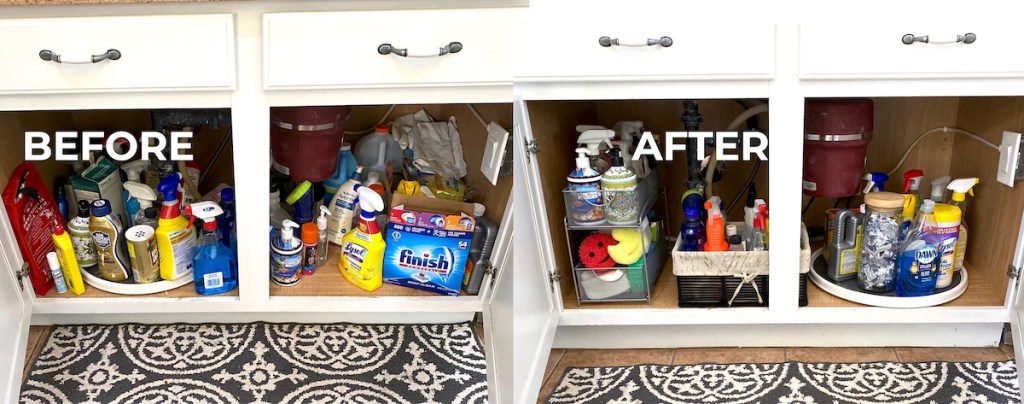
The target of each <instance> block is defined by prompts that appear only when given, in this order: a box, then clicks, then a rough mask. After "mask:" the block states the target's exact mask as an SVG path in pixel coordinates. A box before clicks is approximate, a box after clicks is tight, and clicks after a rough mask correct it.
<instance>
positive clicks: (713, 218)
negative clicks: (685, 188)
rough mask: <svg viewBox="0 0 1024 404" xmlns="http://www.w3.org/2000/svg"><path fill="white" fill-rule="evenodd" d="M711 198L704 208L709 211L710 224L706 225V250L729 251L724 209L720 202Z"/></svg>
mask: <svg viewBox="0 0 1024 404" xmlns="http://www.w3.org/2000/svg"><path fill="white" fill-rule="evenodd" d="M714 198H715V197H711V198H709V200H708V201H707V202H704V209H706V210H707V212H708V224H707V226H704V227H705V232H706V233H707V241H706V242H705V243H704V251H728V250H729V243H727V242H726V241H725V223H724V222H723V221H722V211H721V209H720V208H719V206H720V205H719V204H718V203H715V201H713V200H711V199H714Z"/></svg>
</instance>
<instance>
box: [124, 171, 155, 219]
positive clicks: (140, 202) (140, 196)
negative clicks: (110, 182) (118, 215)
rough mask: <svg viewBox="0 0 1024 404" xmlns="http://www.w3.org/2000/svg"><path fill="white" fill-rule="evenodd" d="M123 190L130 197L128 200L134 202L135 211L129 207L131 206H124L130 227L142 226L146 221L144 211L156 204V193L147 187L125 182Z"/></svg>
mask: <svg viewBox="0 0 1024 404" xmlns="http://www.w3.org/2000/svg"><path fill="white" fill-rule="evenodd" d="M124 190H125V192H127V193H128V195H129V196H130V198H129V199H131V200H134V201H135V203H134V204H135V205H136V206H135V211H134V212H132V209H131V208H130V207H129V206H130V205H131V204H128V205H125V206H126V209H128V211H129V212H128V220H129V222H131V225H132V226H135V225H139V224H142V223H143V222H145V219H146V209H147V208H152V207H153V203H154V202H156V198H157V196H156V191H154V190H153V188H150V187H149V185H146V184H143V183H141V182H135V181H125V183H124Z"/></svg>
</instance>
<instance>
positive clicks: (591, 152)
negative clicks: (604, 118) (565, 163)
mask: <svg viewBox="0 0 1024 404" xmlns="http://www.w3.org/2000/svg"><path fill="white" fill-rule="evenodd" d="M580 129H583V130H580ZM576 130H577V131H579V132H580V137H579V138H578V139H576V143H577V144H583V145H586V147H585V148H586V149H587V152H586V155H587V156H590V167H592V168H593V169H594V170H595V171H597V173H598V175H600V174H604V172H605V171H606V170H608V169H609V168H611V164H610V161H608V160H605V159H604V158H603V157H602V156H601V145H602V144H604V145H607V146H608V148H609V149H611V148H612V138H614V137H615V131H614V130H611V129H605V128H604V127H599V126H589V125H586V126H583V125H581V126H577V127H576ZM577 152H579V151H578V149H577ZM577 167H579V165H577Z"/></svg>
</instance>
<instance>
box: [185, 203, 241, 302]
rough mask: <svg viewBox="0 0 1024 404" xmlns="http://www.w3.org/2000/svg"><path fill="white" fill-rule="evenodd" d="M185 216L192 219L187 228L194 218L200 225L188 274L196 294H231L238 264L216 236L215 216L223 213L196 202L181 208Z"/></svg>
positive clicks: (236, 280) (235, 285)
mask: <svg viewBox="0 0 1024 404" xmlns="http://www.w3.org/2000/svg"><path fill="white" fill-rule="evenodd" d="M185 213H186V214H188V215H191V216H192V218H191V219H189V221H188V223H189V227H190V228H191V227H192V222H194V221H195V220H196V219H197V218H198V219H201V220H202V221H203V230H202V234H201V235H200V236H199V242H198V243H197V246H196V249H195V250H196V255H195V258H194V265H195V269H194V270H193V272H192V273H193V276H194V278H195V287H196V292H197V293H199V294H201V295H214V294H218V293H224V292H228V291H231V290H234V289H235V287H237V286H238V261H237V260H236V258H235V254H234V252H232V251H231V249H230V248H228V247H226V246H225V245H224V243H222V242H221V240H220V235H218V234H217V233H218V230H217V216H220V215H222V214H224V210H223V209H221V207H220V206H218V205H217V204H216V203H213V202H196V203H193V204H191V205H188V206H187V207H185Z"/></svg>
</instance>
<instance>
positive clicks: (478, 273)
mask: <svg viewBox="0 0 1024 404" xmlns="http://www.w3.org/2000/svg"><path fill="white" fill-rule="evenodd" d="M484 212H486V207H484V205H483V204H480V203H474V204H473V218H474V219H476V228H475V229H474V230H473V241H472V242H471V243H470V244H469V261H467V262H466V273H465V275H463V277H462V287H463V288H465V289H466V294H468V295H474V296H475V295H476V294H477V293H480V285H481V284H482V283H483V281H484V273H485V272H486V271H485V270H484V267H485V266H486V265H487V264H488V259H490V258H491V250H492V249H493V248H494V241H495V240H497V238H498V225H497V224H496V223H494V222H492V221H491V219H488V218H487V217H486V216H484Z"/></svg>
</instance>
